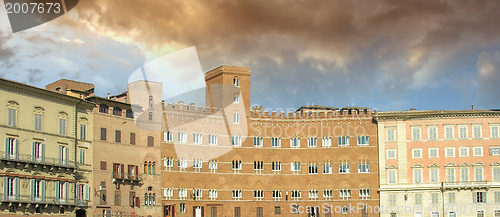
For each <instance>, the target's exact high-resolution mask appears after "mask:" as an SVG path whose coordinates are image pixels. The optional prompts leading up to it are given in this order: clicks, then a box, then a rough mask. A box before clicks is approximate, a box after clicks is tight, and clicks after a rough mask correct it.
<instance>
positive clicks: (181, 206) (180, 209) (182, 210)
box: [179, 203, 186, 213]
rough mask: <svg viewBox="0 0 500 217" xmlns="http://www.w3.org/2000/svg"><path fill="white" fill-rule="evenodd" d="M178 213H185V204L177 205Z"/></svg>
mask: <svg viewBox="0 0 500 217" xmlns="http://www.w3.org/2000/svg"><path fill="white" fill-rule="evenodd" d="M179 212H180V213H186V204H185V203H181V204H179Z"/></svg>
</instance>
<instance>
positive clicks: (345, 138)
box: [337, 136, 351, 147]
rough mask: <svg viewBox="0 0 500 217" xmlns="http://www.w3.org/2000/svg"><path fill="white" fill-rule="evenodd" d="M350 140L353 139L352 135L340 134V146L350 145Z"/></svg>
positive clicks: (338, 140) (338, 139)
mask: <svg viewBox="0 0 500 217" xmlns="http://www.w3.org/2000/svg"><path fill="white" fill-rule="evenodd" d="M350 140H351V137H350V136H339V137H338V138H337V143H338V146H340V147H347V146H349V142H350Z"/></svg>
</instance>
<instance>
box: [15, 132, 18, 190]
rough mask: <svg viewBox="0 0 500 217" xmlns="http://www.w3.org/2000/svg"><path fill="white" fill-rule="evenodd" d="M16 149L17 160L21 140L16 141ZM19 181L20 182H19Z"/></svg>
mask: <svg viewBox="0 0 500 217" xmlns="http://www.w3.org/2000/svg"><path fill="white" fill-rule="evenodd" d="M15 146H16V147H15V149H16V153H15V156H16V159H17V158H18V156H19V139H16V143H15ZM18 181H19V180H18Z"/></svg>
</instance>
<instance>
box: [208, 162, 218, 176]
mask: <svg viewBox="0 0 500 217" xmlns="http://www.w3.org/2000/svg"><path fill="white" fill-rule="evenodd" d="M217 166H218V165H217V160H215V159H212V160H209V161H208V169H209V170H210V172H212V173H215V172H216V171H217Z"/></svg>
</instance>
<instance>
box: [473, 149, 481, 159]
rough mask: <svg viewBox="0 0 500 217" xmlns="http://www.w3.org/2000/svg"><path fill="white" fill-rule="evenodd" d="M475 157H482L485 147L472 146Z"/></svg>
mask: <svg viewBox="0 0 500 217" xmlns="http://www.w3.org/2000/svg"><path fill="white" fill-rule="evenodd" d="M472 151H473V153H472V154H473V155H474V157H482V156H483V147H473V148H472Z"/></svg>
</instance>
